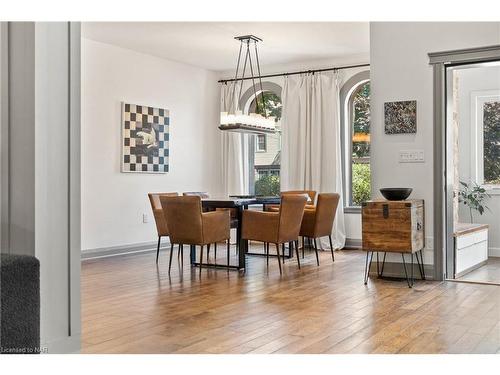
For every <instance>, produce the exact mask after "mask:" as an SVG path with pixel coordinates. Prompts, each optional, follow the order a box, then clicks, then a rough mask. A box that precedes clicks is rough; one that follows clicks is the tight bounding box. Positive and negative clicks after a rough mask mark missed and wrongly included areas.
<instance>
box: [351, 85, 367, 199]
mask: <svg viewBox="0 0 500 375" xmlns="http://www.w3.org/2000/svg"><path fill="white" fill-rule="evenodd" d="M352 105H353V124H352V127H353V128H352V131H353V137H352V154H351V155H352V171H351V178H352V181H351V182H352V184H351V190H352V202H351V204H352V205H353V206H361V203H363V202H364V201H367V200H369V199H370V197H371V182H370V176H371V171H370V82H366V83H364V84H362V85H361V86H359V88H358V89H357V90H356V91H355V92H354V96H353V99H352ZM361 161H364V162H361Z"/></svg>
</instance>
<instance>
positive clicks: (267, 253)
mask: <svg viewBox="0 0 500 375" xmlns="http://www.w3.org/2000/svg"><path fill="white" fill-rule="evenodd" d="M266 264H267V268H269V242H266Z"/></svg>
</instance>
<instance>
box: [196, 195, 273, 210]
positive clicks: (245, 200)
mask: <svg viewBox="0 0 500 375" xmlns="http://www.w3.org/2000/svg"><path fill="white" fill-rule="evenodd" d="M201 201H202V204H203V206H217V207H220V208H224V207H229V208H230V207H241V206H251V205H257V204H279V203H280V202H281V198H280V197H272V196H271V197H261V196H257V197H252V196H229V197H221V198H203V199H202V200H201Z"/></svg>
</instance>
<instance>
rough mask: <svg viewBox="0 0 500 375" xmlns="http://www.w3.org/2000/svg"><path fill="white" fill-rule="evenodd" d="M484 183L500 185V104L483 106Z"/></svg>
mask: <svg viewBox="0 0 500 375" xmlns="http://www.w3.org/2000/svg"><path fill="white" fill-rule="evenodd" d="M483 153H484V159H483V163H484V164H483V167H484V183H485V184H488V185H499V184H500V102H487V103H484V105H483Z"/></svg>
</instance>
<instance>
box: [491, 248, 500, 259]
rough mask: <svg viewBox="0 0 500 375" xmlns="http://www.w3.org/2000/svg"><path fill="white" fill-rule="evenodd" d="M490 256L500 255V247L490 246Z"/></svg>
mask: <svg viewBox="0 0 500 375" xmlns="http://www.w3.org/2000/svg"><path fill="white" fill-rule="evenodd" d="M488 256H490V257H500V247H489V248H488Z"/></svg>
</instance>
